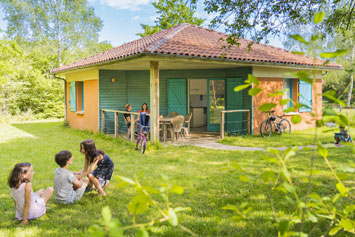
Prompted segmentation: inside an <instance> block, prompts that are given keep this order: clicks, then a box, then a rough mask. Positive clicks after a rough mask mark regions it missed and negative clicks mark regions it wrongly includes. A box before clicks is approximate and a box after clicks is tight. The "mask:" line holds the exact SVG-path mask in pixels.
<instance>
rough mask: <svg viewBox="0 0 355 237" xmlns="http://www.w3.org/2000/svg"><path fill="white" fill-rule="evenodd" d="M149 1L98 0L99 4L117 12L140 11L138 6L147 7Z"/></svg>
mask: <svg viewBox="0 0 355 237" xmlns="http://www.w3.org/2000/svg"><path fill="white" fill-rule="evenodd" d="M149 2H150V0H100V4H102V5H107V6H109V7H113V8H116V9H119V10H122V9H123V10H131V11H137V10H140V6H143V5H147V4H148V3H149Z"/></svg>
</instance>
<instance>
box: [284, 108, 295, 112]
mask: <svg viewBox="0 0 355 237" xmlns="http://www.w3.org/2000/svg"><path fill="white" fill-rule="evenodd" d="M284 112H285V113H291V112H295V108H294V107H290V108H287V109H285V110H284Z"/></svg>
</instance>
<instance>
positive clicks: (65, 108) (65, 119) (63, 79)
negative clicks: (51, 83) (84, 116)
mask: <svg viewBox="0 0 355 237" xmlns="http://www.w3.org/2000/svg"><path fill="white" fill-rule="evenodd" d="M53 76H54V78H55V79H59V80H62V81H63V82H64V121H65V122H67V80H66V79H65V78H62V77H57V76H56V75H55V74H53Z"/></svg>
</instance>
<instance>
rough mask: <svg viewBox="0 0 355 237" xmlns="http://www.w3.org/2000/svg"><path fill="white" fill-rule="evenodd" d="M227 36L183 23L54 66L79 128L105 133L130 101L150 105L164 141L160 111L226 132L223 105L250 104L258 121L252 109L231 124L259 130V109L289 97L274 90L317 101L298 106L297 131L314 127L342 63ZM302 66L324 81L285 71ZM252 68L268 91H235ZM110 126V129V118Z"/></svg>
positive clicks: (68, 110) (243, 106) (261, 117)
mask: <svg viewBox="0 0 355 237" xmlns="http://www.w3.org/2000/svg"><path fill="white" fill-rule="evenodd" d="M226 37H227V35H226V34H223V33H220V32H217V31H213V30H210V29H206V28H203V27H200V26H196V25H191V24H187V23H183V24H180V25H178V26H175V27H172V28H169V29H167V30H164V31H161V32H158V33H156V34H153V35H150V36H147V37H144V38H141V39H138V40H135V41H132V42H129V43H126V44H123V45H121V46H118V47H116V48H113V49H110V50H107V51H104V52H101V53H99V54H96V55H93V56H90V57H88V58H85V59H82V60H80V61H77V62H74V63H71V64H69V65H65V66H62V67H59V68H56V69H54V70H53V71H52V74H54V75H55V76H57V77H61V78H65V80H66V98H65V100H66V120H67V121H68V123H69V124H70V126H71V127H73V128H76V129H85V130H92V131H100V129H101V126H102V123H101V118H102V115H101V114H102V113H101V112H100V111H101V110H102V109H110V110H124V105H125V104H127V103H130V104H132V106H133V110H134V111H138V109H140V107H141V105H142V103H147V104H148V106H149V108H150V110H151V127H152V128H151V133H152V137H153V139H158V136H159V134H158V132H159V130H158V129H159V119H158V118H159V115H166V114H168V113H169V112H171V111H176V112H178V113H179V114H183V115H184V114H187V113H189V112H192V113H193V118H195V119H194V121H193V125H195V126H200V127H202V128H204V129H205V130H207V131H218V130H219V129H220V120H221V115H220V114H221V113H220V112H221V111H222V110H237V109H238V110H240V109H243V110H249V111H250V114H249V120H250V123H249V124H247V123H245V121H246V116H247V115H246V114H243V113H240V114H237V115H233V116H232V115H228V116H227V118H226V120H227V126H232V127H233V128H232V129H236V130H238V129H239V130H241V131H243V130H244V131H245V130H246V129H248V130H250V131H252V132H253V133H254V134H257V133H259V126H260V123H261V122H262V121H263V120H264V119H265V118H266V114H265V113H262V112H260V111H259V110H258V107H259V106H260V105H261V104H263V103H267V102H268V103H272V102H276V103H277V102H278V101H279V100H281V99H282V96H276V97H269V96H268V93H269V92H274V91H276V90H281V89H283V88H288V89H289V91H288V96H289V97H290V98H292V99H293V100H294V102H295V103H297V102H298V101H300V102H302V103H303V104H307V105H308V106H309V107H303V108H300V109H299V110H298V111H296V112H294V113H297V114H299V115H300V116H301V117H302V122H301V123H299V124H295V125H293V127H292V129H296V130H297V129H305V128H308V127H311V126H314V123H315V121H314V119H312V118H313V117H312V115H311V112H313V113H314V114H315V115H316V116H317V117H318V118H320V117H321V108H322V79H321V77H322V73H323V72H324V71H329V70H337V69H339V68H340V66H339V65H337V64H335V63H329V64H327V65H325V66H324V65H323V63H324V62H323V61H322V60H316V61H314V59H313V58H311V57H308V56H304V55H296V54H292V53H291V52H290V51H286V50H284V49H281V48H277V47H272V46H269V45H265V44H254V45H253V46H252V50H251V51H250V52H248V50H247V47H248V43H250V41H247V40H243V39H242V40H240V46H239V47H237V46H232V47H223V46H226V43H225V41H224V40H221V39H225V38H226ZM300 70H307V71H313V74H314V75H316V83H315V84H313V86H312V85H310V84H307V83H303V81H300V80H299V79H298V78H295V77H293V76H288V75H285V73H287V72H297V71H300ZM248 74H252V75H254V76H256V77H258V78H259V80H260V86H261V87H262V88H263V89H264V91H263V92H261V93H259V94H258V95H256V96H250V95H248V90H244V91H240V92H234V88H235V87H236V86H238V85H241V84H243V83H244V80H246V79H247V77H248ZM288 106H291V103H288V104H287V105H284V106H283V107H282V106H278V107H276V109H275V110H276V113H277V114H278V115H285V116H286V117H290V116H291V115H292V114H284V113H283V109H285V108H287V107H288ZM112 116H113V115H111V120H110V119H109V120H110V121H111V125H110V126H112ZM119 119H121V118H119ZM228 121H229V122H230V123H229V125H228ZM238 121H239V122H240V123H238ZM233 122H237V123H236V124H234V125H233ZM105 126H108V129H109V127H110V126H109V123H105Z"/></svg>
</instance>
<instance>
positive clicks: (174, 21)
mask: <svg viewBox="0 0 355 237" xmlns="http://www.w3.org/2000/svg"><path fill="white" fill-rule="evenodd" d="M152 4H153V6H154V7H155V8H156V9H157V14H159V16H158V18H157V19H156V21H155V25H154V26H149V25H145V24H141V26H142V28H143V30H144V32H143V33H138V34H137V35H139V36H141V37H144V36H147V35H151V34H154V33H157V32H159V31H162V30H165V29H168V28H170V27H173V26H176V25H178V24H180V23H190V24H194V25H201V24H202V23H203V22H204V19H202V18H198V17H195V16H194V14H195V9H194V8H193V7H190V6H189V5H188V1H185V0H158V1H155V2H153V3H152Z"/></svg>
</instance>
